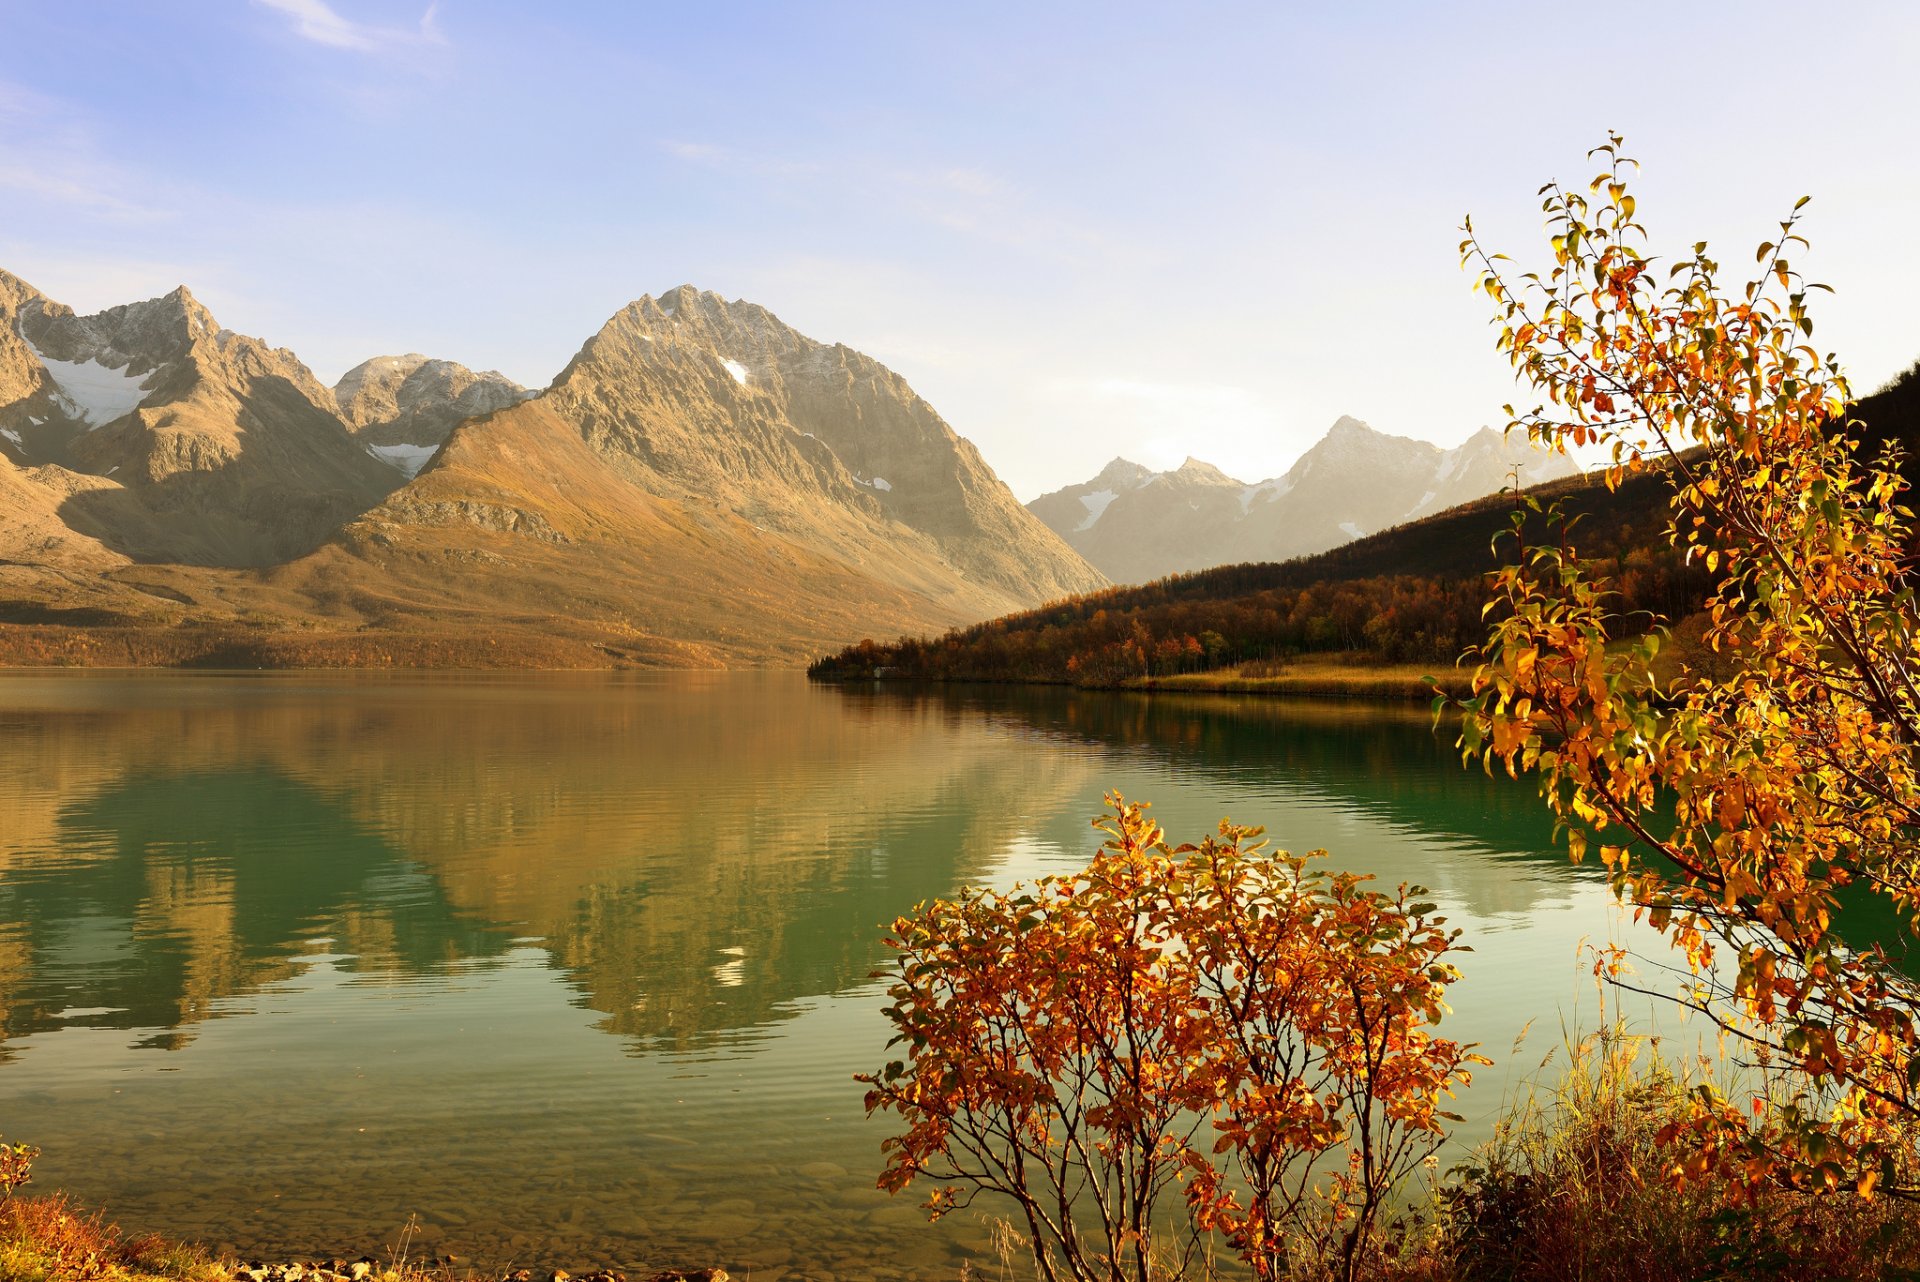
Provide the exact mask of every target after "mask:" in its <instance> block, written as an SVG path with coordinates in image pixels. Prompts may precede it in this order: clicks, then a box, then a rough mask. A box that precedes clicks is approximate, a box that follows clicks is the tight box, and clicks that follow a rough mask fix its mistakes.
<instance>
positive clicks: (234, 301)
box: [0, 0, 1920, 499]
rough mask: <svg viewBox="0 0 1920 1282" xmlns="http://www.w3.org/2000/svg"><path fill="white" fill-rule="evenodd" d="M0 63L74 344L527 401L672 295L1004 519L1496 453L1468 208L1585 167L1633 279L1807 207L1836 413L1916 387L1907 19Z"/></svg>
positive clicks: (5, 106)
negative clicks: (1606, 187) (141, 331)
mask: <svg viewBox="0 0 1920 1282" xmlns="http://www.w3.org/2000/svg"><path fill="white" fill-rule="evenodd" d="M0 51H5V52H3V53H0V268H5V269H6V270H9V271H12V272H13V273H14V274H16V275H18V276H21V277H23V278H25V279H26V280H27V281H29V282H30V283H32V284H33V285H35V286H36V287H38V288H39V289H40V290H41V291H42V292H44V293H46V294H47V295H49V296H50V297H52V298H54V299H57V300H59V301H61V302H64V303H67V304H69V305H71V306H72V307H74V308H75V309H77V310H79V311H81V312H89V311H94V310H98V309H100V308H103V307H107V306H111V305H114V304H116V303H121V302H127V301H132V300H134V299H139V298H147V297H152V296H155V295H158V294H161V293H164V292H166V291H167V290H170V289H172V288H173V287H174V286H175V285H179V284H185V285H187V286H188V287H189V288H191V289H192V290H193V292H194V293H195V294H196V295H197V296H198V297H199V298H200V299H201V301H203V302H204V303H205V304H206V305H207V306H208V307H209V308H211V309H212V311H213V312H214V314H215V315H216V316H217V317H218V318H219V319H220V321H221V323H222V324H224V325H226V326H228V327H230V328H233V329H236V330H240V331H242V332H244V333H249V334H255V335H258V336H260V337H262V338H265V339H267V340H268V341H269V342H271V343H273V344H275V345H277V346H285V347H289V348H291V349H293V350H294V351H295V352H296V353H298V355H299V356H300V357H301V359H303V360H304V361H306V362H307V364H308V365H310V366H311V367H312V368H313V369H314V371H315V373H317V374H318V375H319V376H320V377H321V378H322V379H323V380H324V381H327V382H329V383H330V382H332V381H334V380H336V379H337V378H338V377H339V376H340V375H341V374H342V373H344V372H345V371H346V370H347V369H348V368H349V367H351V366H352V365H354V364H357V363H358V362H359V361H361V360H363V359H366V358H367V357H369V356H373V355H376V354H385V353H400V352H408V351H419V352H424V353H426V354H428V355H431V356H439V357H445V358H448V359H451V360H457V361H460V362H462V363H464V364H467V365H470V366H473V367H475V368H477V369H488V368H491V369H498V370H500V371H502V372H504V373H505V374H507V375H508V376H509V377H512V378H514V379H517V380H518V381H520V382H522V383H525V384H527V385H529V386H533V387H542V386H545V385H546V384H547V382H548V381H549V380H550V379H552V377H553V376H554V375H555V374H556V373H558V372H559V370H560V369H561V368H562V367H563V366H564V365H565V364H566V362H567V360H568V359H569V358H570V357H571V356H572V355H573V353H574V352H575V351H576V350H578V348H579V347H580V345H581V343H582V342H584V341H585V340H586V338H587V337H588V336H590V335H591V334H592V333H593V332H594V331H595V330H597V329H598V328H599V327H600V326H601V324H602V323H604V322H605V320H606V319H607V318H608V317H609V316H611V315H612V314H613V313H614V312H616V311H617V310H619V309H620V308H621V307H622V306H624V305H625V304H626V303H627V302H629V301H631V300H633V299H635V298H638V297H639V296H641V295H642V294H649V293H651V294H658V293H660V292H662V291H664V290H667V289H670V288H672V287H674V286H676V285H679V284H682V283H691V284H693V285H696V286H698V287H700V288H702V289H711V290H715V291H717V292H719V293H721V294H723V295H725V296H726V297H728V298H745V299H749V300H752V301H754V302H757V303H760V304H762V305H764V306H766V307H768V308H769V309H771V310H772V311H773V312H775V313H776V314H777V315H779V316H780V317H781V318H782V319H784V320H785V321H786V322H787V323H789V324H791V325H793V326H794V327H795V328H797V329H799V330H801V331H802V332H804V333H807V334H810V335H812V336H813V337H815V338H819V339H822V340H826V341H838V342H844V343H846V344H848V345H849V346H852V347H855V348H858V349H860V350H862V351H865V352H867V353H869V354H871V355H873V356H875V357H877V358H878V359H880V360H882V361H883V362H885V363H886V364H888V365H889V366H891V367H892V368H894V369H895V370H897V371H898V372H899V373H901V374H902V375H904V376H905V377H906V378H907V380H908V381H909V382H910V383H911V384H912V385H913V386H914V388H915V390H916V391H918V392H919V393H920V394H921V395H922V396H924V397H925V398H926V399H927V400H928V401H929V402H930V403H931V404H932V405H933V406H934V407H935V408H936V409H937V410H939V411H940V413H941V414H942V415H943V416H945V417H946V419H947V420H948V421H949V422H950V423H951V424H952V425H953V426H954V428H955V429H956V430H957V431H959V432H960V433H961V434H962V435H963V436H966V437H968V438H970V439H971V440H973V441H974V442H975V444H977V445H978V446H979V447H980V449H981V452H982V453H983V454H984V455H985V457H986V459H987V461H988V462H989V463H990V464H991V465H992V466H993V467H994V468H995V470H996V471H998V472H999V474H1000V475H1001V476H1002V477H1003V478H1004V479H1005V480H1006V481H1007V482H1008V484H1010V485H1011V486H1012V487H1013V489H1014V492H1015V493H1016V494H1018V495H1019V496H1020V497H1021V498H1022V499H1030V498H1032V497H1034V496H1035V495H1037V494H1039V493H1041V492H1044V491H1046V490H1051V489H1054V488H1057V487H1059V486H1062V485H1068V484H1072V483H1075V482H1078V481H1082V480H1085V479H1088V478H1090V477H1091V476H1092V475H1093V474H1094V473H1095V472H1097V471H1098V470H1099V469H1100V467H1101V466H1102V465H1104V464H1105V463H1106V462H1107V461H1108V460H1109V459H1111V458H1113V457H1115V456H1116V455H1120V456H1125V457H1128V458H1131V459H1133V460H1135V461H1137V462H1141V463H1145V464H1147V465H1149V466H1152V467H1172V466H1176V465H1178V464H1179V463H1180V461H1181V460H1182V459H1183V458H1184V457H1186V456H1188V455H1193V456H1196V457H1198V458H1201V459H1204V460H1206V461H1208V462H1210V463H1213V464H1216V465H1217V466H1219V467H1221V468H1223V469H1224V470H1226V471H1227V472H1229V473H1231V474H1233V475H1236V476H1239V477H1240V478H1242V479H1244V480H1257V479H1261V478H1264V477H1267V476H1272V475H1276V474H1278V473H1280V472H1282V471H1284V470H1285V468H1286V467H1287V466H1288V465H1289V464H1290V463H1291V462H1292V461H1293V460H1294V459H1295V458H1296V457H1297V456H1298V455H1299V454H1301V453H1302V452H1303V451H1304V450H1305V449H1307V448H1308V447H1309V446H1310V445H1311V444H1312V443H1313V442H1314V441H1315V440H1317V439H1318V438H1319V437H1320V435H1321V434H1322V433H1324V432H1325V430H1326V429H1327V427H1328V426H1329V425H1330V424H1331V423H1332V422H1333V420H1334V419H1335V418H1337V417H1338V416H1340V415H1342V414H1352V415H1354V416H1356V417H1358V418H1361V419H1364V420H1366V421H1367V422H1369V423H1371V424H1372V425H1373V426H1375V427H1376V428H1379V429H1380V430H1382V431H1386V432H1392V433H1396V434H1400V435H1405V436H1414V437H1420V438H1423V439H1427V440H1431V441H1434V442H1436V443H1439V444H1442V445H1452V444H1455V443H1457V442H1459V441H1461V440H1463V439H1464V438H1465V437H1467V436H1468V435H1470V434H1471V433H1472V432H1473V431H1475V430H1476V429H1477V428H1479V427H1481V426H1482V425H1486V424H1494V425H1499V424H1501V423H1503V422H1504V421H1505V418H1504V415H1503V413H1502V410H1501V407H1502V405H1503V404H1505V403H1506V402H1508V401H1512V400H1516V399H1519V398H1520V397H1521V395H1522V394H1521V393H1520V392H1519V391H1517V390H1516V389H1515V387H1514V385H1513V383H1512V378H1511V374H1510V372H1509V371H1508V368H1507V366H1506V364H1505V362H1504V360H1503V359H1502V358H1501V357H1500V356H1499V355H1498V354H1497V353H1496V352H1495V351H1494V350H1493V347H1492V335H1491V333H1490V331H1489V330H1488V328H1487V324H1486V321H1487V317H1488V312H1487V302H1486V299H1485V298H1484V297H1483V296H1480V295H1477V294H1475V293H1473V292H1472V291H1471V290H1470V288H1469V286H1470V284H1471V280H1470V277H1469V276H1468V275H1467V274H1466V273H1463V272H1462V271H1461V269H1460V266H1459V259H1458V254H1457V252H1456V247H1457V245H1458V242H1459V239H1460V236H1459V230H1458V229H1459V226H1460V222H1461V219H1462V217H1463V216H1464V215H1466V214H1469V213H1471V214H1472V215H1473V216H1474V221H1475V225H1476V227H1477V228H1478V229H1479V230H1480V231H1481V232H1482V234H1483V235H1484V236H1485V238H1486V239H1487V240H1488V241H1489V242H1490V244H1492V246H1493V247H1494V248H1496V249H1501V250H1504V251H1505V252H1507V253H1510V254H1512V255H1513V256H1514V257H1515V258H1517V259H1520V260H1522V262H1523V263H1538V262H1539V261H1540V260H1541V258H1542V256H1543V251H1544V242H1543V239H1542V235H1541V231H1540V210H1539V199H1538V197H1537V196H1536V194H1535V193H1536V191H1537V189H1538V188H1539V186H1540V185H1541V184H1542V183H1543V182H1546V181H1548V180H1549V179H1554V178H1558V179H1562V180H1566V181H1573V182H1584V181H1585V180H1586V179H1587V178H1589V177H1590V176H1591V174H1592V172H1593V166H1592V165H1591V164H1590V162H1589V161H1588V160H1587V159H1586V153H1587V150H1588V148H1590V147H1592V146H1594V145H1596V144H1597V143H1600V142H1602V141H1604V139H1605V137H1606V135H1607V133H1608V131H1609V130H1617V131H1619V132H1621V133H1623V134H1624V135H1626V137H1627V150H1628V151H1629V152H1630V153H1631V154H1632V155H1634V156H1635V157H1637V158H1638V159H1639V160H1640V162H1641V164H1642V166H1643V177H1642V179H1641V181H1640V184H1639V187H1638V192H1639V210H1640V214H1641V217H1642V219H1643V221H1644V222H1646V223H1647V224H1648V226H1649V228H1650V229H1651V230H1652V232H1653V235H1654V238H1655V241H1656V247H1657V248H1671V249H1673V250H1684V249H1686V248H1687V247H1688V246H1690V245H1691V244H1692V243H1693V242H1694V241H1696V240H1707V241H1709V242H1711V244H1712V245H1713V246H1714V248H1715V249H1716V250H1718V251H1719V256H1720V257H1721V260H1722V261H1723V262H1724V263H1725V264H1726V265H1727V266H1728V268H1729V269H1730V270H1738V269H1739V268H1740V267H1741V266H1743V265H1750V264H1751V263H1752V247H1753V246H1754V245H1756V244H1757V243H1758V242H1759V241H1761V240H1762V239H1766V238H1769V237H1770V236H1772V235H1773V234H1774V233H1775V230H1776V227H1775V225H1776V223H1777V221H1778V220H1779V219H1780V218H1781V217H1784V216H1785V214H1786V213H1787V211H1788V210H1789V209H1790V208H1791V207H1792V205H1793V202H1794V201H1795V200H1796V199H1798V198H1799V197H1800V196H1802V195H1811V196H1812V197H1813V202H1812V203H1811V204H1810V205H1809V206H1808V208H1807V210H1806V211H1805V212H1806V219H1805V222H1804V224H1803V231H1804V232H1805V233H1806V235H1807V236H1808V238H1809V239H1810V240H1811V241H1812V243H1813V248H1812V250H1811V252H1806V253H1802V254H1801V255H1800V261H1799V262H1798V263H1797V264H1796V265H1797V266H1802V267H1804V269H1805V270H1806V271H1807V273H1808V274H1809V275H1810V276H1811V277H1812V278H1813V279H1816V280H1820V281H1823V282H1825V283H1827V284H1830V285H1832V286H1833V287H1834V289H1835V291H1836V293H1835V294H1834V295H1833V296H1831V297H1827V296H1819V297H1818V299H1817V302H1816V304H1815V312H1814V315H1815V318H1816V324H1817V329H1816V333H1815V341H1816V342H1817V343H1819V344H1820V345H1821V347H1822V349H1823V350H1832V351H1835V352H1838V353H1839V354H1840V356H1841V358H1842V360H1843V361H1844V363H1845V364H1846V367H1847V369H1848V370H1849V372H1850V374H1851V375H1852V377H1853V381H1854V384H1855V386H1856V389H1857V390H1860V391H1866V390H1871V389H1872V388H1873V387H1875V386H1878V385H1879V384H1880V383H1883V382H1884V381H1886V380H1887V379H1888V378H1891V377H1892V376H1893V375H1895V374H1896V373H1898V372H1899V371H1900V370H1902V369H1904V368H1905V367H1906V366H1908V365H1909V364H1911V363H1913V361H1914V360H1915V358H1916V357H1920V319H1917V318H1916V317H1917V315H1920V314H1917V313H1916V311H1915V309H1914V307H1913V304H1912V299H1913V296H1914V293H1915V291H1916V288H1920V233H1917V232H1916V231H1915V230H1914V225H1915V219H1914V211H1915V210H1916V208H1920V165H1915V164H1914V163H1913V162H1912V159H1911V157H1912V154H1913V150H1914V143H1913V137H1912V135H1913V134H1914V132H1915V127H1916V125H1920V76H1916V75H1915V74H1914V71H1913V69H1914V68H1915V67H1916V66H1920V5H1913V4H1910V3H1888V4H1868V3H1858V4H1853V3H1833V4H1829V5H1826V6H1821V7H1814V6H1808V5H1805V4H1774V3H1769V2H1764V0H1754V2H1746V3H1733V2H1730V0H1729V2H1724V3H1706V2H1700V3H1686V2H1684V0H1666V3H1660V4H1641V3H1635V2H1633V0H1620V2H1618V3H1613V4H1609V5H1607V6H1604V7H1594V6H1573V5H1555V6H1546V5H1540V4H1537V3H1526V4H1466V3H1461V4H1443V3H1368V2H1366V0H1353V2H1351V3H1327V2H1325V0H1321V2H1320V3H1313V4H1292V3H1277V2H1275V0H1267V2H1266V3H1238V4H1209V3H1197V2H1190V3H1181V4H1154V5H1144V4H1131V3H1126V2H1125V0H1104V2H1101V3H1088V4H1079V3H1058V4H1055V3H1044V2H1042V0H1028V2H1026V3H1010V4H992V3H972V4H957V5H956V4H950V5H933V4H917V3H901V2H900V0H889V2H881V3H870V4H853V3H834V2H833V0H812V2H805V3H803V2H801V0H789V2H786V3H771V2H770V3H764V4H756V3H720V2H718V0H713V2H709V3H700V4H691V3H685V2H684V0H682V2H680V3H672V4H655V3H648V2H644V0H621V2H607V3H597V2H594V0H565V2H564V3H562V2H558V0H556V2H553V3H541V4H530V3H526V2H525V0H519V2H509V0H437V2H436V3H433V4H427V3H425V2H424V0H192V2H191V3H167V4H149V3H136V2H135V0H60V3H47V2H46V0H0ZM1901 157H1907V159H1904V160H1903V159H1901Z"/></svg>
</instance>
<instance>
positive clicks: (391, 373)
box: [333, 352, 533, 477]
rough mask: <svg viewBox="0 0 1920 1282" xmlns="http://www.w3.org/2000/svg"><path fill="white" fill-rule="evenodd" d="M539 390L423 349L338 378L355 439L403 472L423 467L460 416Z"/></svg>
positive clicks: (336, 389) (338, 395) (336, 391)
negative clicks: (431, 355) (429, 355)
mask: <svg viewBox="0 0 1920 1282" xmlns="http://www.w3.org/2000/svg"><path fill="white" fill-rule="evenodd" d="M531 395H533V393H531V392H529V391H527V389H526V388H524V387H522V386H520V385H519V384H518V383H516V382H514V381H513V380H512V379H510V378H508V377H506V376H505V375H503V374H500V373H498V372H496V371H494V370H487V371H486V372H485V373H480V374H476V373H474V372H473V371H472V370H470V369H468V368H467V367H466V366H465V365H462V364H460V363H459V362H457V361H436V360H429V359H428V358H427V357H425V356H422V355H420V354H419V353H418V352H411V353H409V354H407V355H405V356H376V357H374V358H373V359H372V360H369V361H362V362H360V364H358V365H356V366H354V367H353V368H352V369H350V370H348V371H347V372H346V373H345V374H344V375H343V376H342V377H341V379H340V381H339V382H338V383H335V384H334V386H333V399H334V401H335V403H336V404H338V405H339V407H340V417H341V418H343V419H345V420H346V423H347V426H348V427H349V428H350V429H352V431H353V434H354V437H355V439H357V440H359V441H361V442H362V443H363V444H365V445H366V446H367V447H368V449H369V451H370V452H371V453H373V454H374V455H375V456H377V457H378V458H380V459H381V460H382V461H383V462H385V463H388V464H391V465H392V466H393V467H395V468H398V469H399V470H400V471H401V473H402V474H404V475H406V476H408V477H413V476H417V475H419V472H420V469H421V468H422V467H424V466H426V463H427V460H428V459H430V458H432V457H433V454H434V451H435V450H437V449H439V448H440V445H441V443H442V442H443V441H445V440H446V439H447V434H448V433H449V432H451V431H453V429H454V427H455V425H456V424H458V423H460V422H461V421H463V420H465V419H469V418H475V417H477V416H479V415H481V414H491V413H493V411H495V410H503V409H505V408H507V406H509V405H514V404H518V403H519V402H520V401H524V400H526V399H527V398H528V397H529V396H531Z"/></svg>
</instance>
